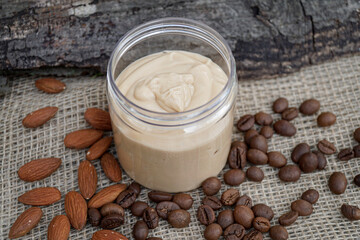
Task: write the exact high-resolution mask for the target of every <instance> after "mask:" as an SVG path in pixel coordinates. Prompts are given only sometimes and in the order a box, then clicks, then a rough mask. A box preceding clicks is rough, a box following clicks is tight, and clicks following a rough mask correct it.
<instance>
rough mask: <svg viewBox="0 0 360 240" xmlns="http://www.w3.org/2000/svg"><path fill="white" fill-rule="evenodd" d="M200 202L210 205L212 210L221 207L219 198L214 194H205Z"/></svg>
mask: <svg viewBox="0 0 360 240" xmlns="http://www.w3.org/2000/svg"><path fill="white" fill-rule="evenodd" d="M202 204H204V205H208V206H210V207H211V208H212V209H214V210H219V209H220V208H221V207H222V203H221V201H220V199H218V198H217V197H216V196H206V197H204V198H203V200H202Z"/></svg>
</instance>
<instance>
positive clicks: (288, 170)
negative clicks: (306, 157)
mask: <svg viewBox="0 0 360 240" xmlns="http://www.w3.org/2000/svg"><path fill="white" fill-rule="evenodd" d="M278 175H279V178H280V179H281V180H282V181H284V182H296V181H297V180H299V178H300V176H301V170H300V168H299V167H298V166H296V165H286V166H284V167H282V168H280V170H279V173H278Z"/></svg>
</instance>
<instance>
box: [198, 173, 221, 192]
mask: <svg viewBox="0 0 360 240" xmlns="http://www.w3.org/2000/svg"><path fill="white" fill-rule="evenodd" d="M201 187H202V189H203V191H204V193H205V195H208V196H211V195H215V194H216V193H217V192H218V191H219V190H220V188H221V182H220V180H219V179H218V178H217V177H209V178H208V179H206V180H205V181H203V182H202V184H201Z"/></svg>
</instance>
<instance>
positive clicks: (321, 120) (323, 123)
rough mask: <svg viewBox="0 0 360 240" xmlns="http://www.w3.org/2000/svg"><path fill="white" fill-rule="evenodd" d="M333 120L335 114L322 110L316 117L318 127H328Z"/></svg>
mask: <svg viewBox="0 0 360 240" xmlns="http://www.w3.org/2000/svg"><path fill="white" fill-rule="evenodd" d="M335 122H336V116H335V114H333V113H331V112H323V113H321V114H320V115H319V116H318V118H317V124H318V126H319V127H329V126H331V125H333V124H334V123H335Z"/></svg>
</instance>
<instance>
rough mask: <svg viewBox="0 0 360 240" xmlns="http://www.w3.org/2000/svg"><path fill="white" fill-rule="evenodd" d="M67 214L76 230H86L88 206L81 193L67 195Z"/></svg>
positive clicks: (72, 192) (73, 192)
mask: <svg viewBox="0 0 360 240" xmlns="http://www.w3.org/2000/svg"><path fill="white" fill-rule="evenodd" d="M65 212H66V215H67V217H68V218H69V221H70V223H71V225H72V226H73V227H74V228H75V229H77V230H81V229H83V228H84V226H85V224H86V219H87V205H86V201H85V199H84V198H83V197H82V196H81V194H80V193H78V192H75V191H71V192H68V193H67V194H66V196H65Z"/></svg>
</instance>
